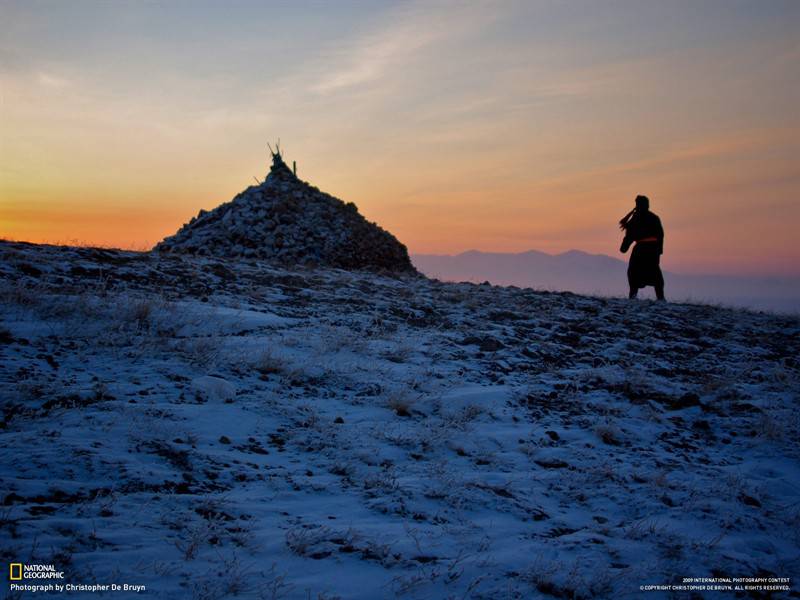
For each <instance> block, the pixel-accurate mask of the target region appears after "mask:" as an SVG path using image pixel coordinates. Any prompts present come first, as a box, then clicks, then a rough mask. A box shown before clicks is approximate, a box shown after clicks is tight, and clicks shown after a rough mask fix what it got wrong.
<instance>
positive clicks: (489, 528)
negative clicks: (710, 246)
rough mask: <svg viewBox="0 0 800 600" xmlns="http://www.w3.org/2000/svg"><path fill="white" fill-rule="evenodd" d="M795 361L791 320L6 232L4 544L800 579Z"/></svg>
mask: <svg viewBox="0 0 800 600" xmlns="http://www.w3.org/2000/svg"><path fill="white" fill-rule="evenodd" d="M799 355H800V321H798V319H796V318H792V317H778V316H774V315H765V314H757V313H752V312H746V311H735V310H723V309H715V308H712V307H708V306H700V305H689V304H672V303H662V304H657V303H652V302H649V301H627V300H620V299H603V298H592V297H585V296H577V295H573V294H568V293H559V294H554V293H546V292H535V291H533V290H530V289H521V288H514V287H493V286H489V285H474V284H468V283H463V284H455V283H441V282H437V281H431V280H427V279H425V278H422V277H419V276H416V275H406V274H400V275H394V276H392V277H389V276H386V275H378V274H374V273H369V272H365V271H343V270H340V269H298V268H293V269H283V268H279V267H276V266H274V265H269V264H266V263H265V262H264V261H248V260H227V259H220V258H216V257H213V256H210V257H197V256H190V255H185V254H167V253H135V252H117V251H109V250H97V249H91V248H65V247H52V246H35V245H30V244H18V243H0V409H1V410H2V413H1V414H0V490H2V496H0V505H2V506H0V540H2V543H1V544H0V562H3V563H9V562H14V561H19V560H22V561H23V562H34V563H36V562H39V563H43V564H53V565H55V567H56V568H57V569H59V570H63V571H64V572H65V582H72V583H83V584H92V583H97V584H104V583H110V582H117V583H119V584H122V583H128V584H131V585H145V586H146V594H139V595H138V596H137V597H147V598H163V599H176V598H178V599H183V598H186V599H197V600H201V599H202V600H209V599H221V598H234V597H236V598H249V599H254V600H255V599H275V598H284V599H294V598H298V599H299V598H316V599H318V600H319V599H322V598H327V599H332V598H342V599H365V600H366V599H369V600H373V599H376V598H395V597H399V598H430V599H439V598H476V599H477V598H484V599H490V598H491V599H494V598H509V599H523V598H524V599H530V598H546V599H551V598H565V599H566V598H569V599H573V600H574V599H583V598H641V597H647V598H659V599H660V598H701V597H720V598H721V597H723V596H724V597H731V598H733V597H737V598H738V597H752V598H766V597H798V594H797V591H798V590H797V582H796V580H794V581H790V582H788V583H785V582H779V583H776V584H770V585H780V586H784V588H785V589H784V591H783V592H781V593H780V594H775V595H772V594H771V593H767V592H764V591H755V590H753V591H752V592H741V593H738V594H734V593H731V594H716V595H707V594H705V593H702V592H694V593H689V592H684V591H681V592H676V591H674V590H673V591H664V592H648V593H647V594H645V593H644V592H643V591H642V589H643V588H642V586H648V585H657V586H672V585H674V586H679V585H683V578H686V577H692V578H719V579H720V580H722V579H724V578H732V577H758V578H761V580H762V581H763V582H764V584H763V585H765V586H766V585H767V582H768V580H769V578H791V577H792V576H793V575H796V574H797V573H799V572H800V555H799V554H798V547H800V486H798V482H800V448H799V447H798V444H797V440H798V439H800V363H799V362H798V356H799ZM34 583H46V582H41V581H38V582H34ZM62 583H64V582H62ZM723 585H725V584H723ZM753 585H755V584H753ZM781 589H783V588H781ZM39 595H44V594H39ZM112 595H113V597H115V598H128V597H134V594H133V593H127V594H126V593H124V592H119V593H114V594H112ZM32 596H33V595H32V594H27V593H25V594H22V593H20V594H17V595H14V594H12V595H10V596H8V597H10V598H27V597H32ZM94 596H95V595H92V596H91V597H94ZM37 597H38V596H37ZM74 597H79V598H84V597H90V595H89V594H84V595H80V594H75V595H74ZM103 597H105V596H103Z"/></svg>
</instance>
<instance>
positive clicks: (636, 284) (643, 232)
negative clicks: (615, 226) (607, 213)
mask: <svg viewBox="0 0 800 600" xmlns="http://www.w3.org/2000/svg"><path fill="white" fill-rule="evenodd" d="M648 238H655V241H641V240H647V239H648ZM634 242H636V245H635V246H634V247H633V251H631V259H630V262H629V263H628V283H629V284H630V286H631V289H638V288H643V287H645V286H647V285H654V286H663V285H664V276H663V275H662V274H661V267H660V266H659V262H660V258H661V254H662V253H663V252H664V228H663V227H661V219H659V218H658V217H657V216H656V215H655V214H653V213H651V212H650V211H649V210H645V211H637V212H636V214H634V215H633V218H631V220H630V221H629V222H628V225H627V227H626V228H625V239H623V240H622V245H621V246H620V249H619V250H620V252H623V253H624V252H627V251H628V248H630V246H631V244H633V243H634Z"/></svg>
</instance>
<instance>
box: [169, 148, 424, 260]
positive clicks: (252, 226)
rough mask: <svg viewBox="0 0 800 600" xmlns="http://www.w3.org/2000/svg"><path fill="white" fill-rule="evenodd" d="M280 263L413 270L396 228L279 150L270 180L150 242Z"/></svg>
mask: <svg viewBox="0 0 800 600" xmlns="http://www.w3.org/2000/svg"><path fill="white" fill-rule="evenodd" d="M153 250H154V251H155V252H159V253H168V252H176V253H186V254H196V255H206V256H216V257H223V258H246V259H260V260H265V261H269V262H272V263H276V264H280V265H291V266H294V265H304V266H324V267H336V268H342V269H366V270H371V271H391V272H412V273H413V272H415V269H414V267H413V266H412V264H411V260H410V259H409V257H408V250H407V249H406V247H405V246H404V245H403V244H401V243H400V242H399V241H398V240H397V238H395V237H394V236H393V235H392V234H391V233H389V232H388V231H386V230H384V229H382V228H381V227H379V226H378V225H377V224H375V223H371V222H369V221H367V220H366V219H365V218H364V217H363V216H361V215H360V214H359V212H358V209H357V208H356V205H355V204H353V203H352V202H348V203H344V202H342V201H341V200H339V199H337V198H334V197H333V196H330V195H328V194H325V193H324V192H321V191H320V190H318V189H317V188H315V187H313V186H311V185H309V184H308V183H306V182H304V181H301V180H300V179H298V178H297V177H296V176H295V174H294V173H293V172H292V170H291V169H290V168H289V167H288V166H287V165H286V163H285V162H284V161H283V158H282V157H281V154H280V152H279V151H278V152H275V153H273V156H272V167H271V168H270V172H269V175H268V176H267V178H266V180H265V181H264V182H263V183H261V184H259V185H254V186H251V187H249V188H247V189H246V190H244V191H243V192H241V193H240V194H238V195H237V196H236V197H235V198H234V199H233V200H231V201H230V202H226V203H225V204H222V205H220V206H218V207H217V208H215V209H214V210H212V211H204V210H201V211H200V213H199V214H198V215H197V216H196V217H193V218H192V220H191V221H189V223H187V224H185V225H184V226H183V227H181V229H180V230H179V231H178V232H177V233H176V234H174V235H172V236H170V237H167V238H165V239H164V240H162V241H161V242H160V243H159V244H157V245H156V246H155V248H153Z"/></svg>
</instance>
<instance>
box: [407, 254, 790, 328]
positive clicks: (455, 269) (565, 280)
mask: <svg viewBox="0 0 800 600" xmlns="http://www.w3.org/2000/svg"><path fill="white" fill-rule="evenodd" d="M411 259H412V262H413V263H414V266H416V267H417V269H419V270H420V271H422V272H423V273H425V275H428V276H429V277H435V278H437V279H441V280H443V281H472V282H477V283H480V282H484V281H488V282H490V283H492V284H495V285H516V286H518V287H531V288H534V289H537V290H550V291H568V292H574V293H576V294H589V295H595V296H625V295H627V289H628V284H627V279H626V275H625V273H626V269H627V262H626V261H622V260H619V259H616V258H613V257H611V256H606V255H605V254H588V253H586V252H582V251H580V250H570V251H568V252H564V253H562V254H547V253H546V252H539V251H537V250H529V251H528V252H521V253H519V254H509V253H497V252H480V251H477V250H470V251H468V252H463V253H461V254H457V255H455V256H451V255H435V254H415V255H412V257H411ZM664 278H665V280H666V286H665V289H666V295H667V299H669V300H673V301H676V302H704V303H712V304H721V305H725V306H737V307H744V308H751V309H756V310H768V311H774V312H788V313H798V312H800V278H796V277H795V278H791V277H742V276H728V275H683V274H678V273H670V272H667V271H665V272H664ZM639 297H641V298H652V297H654V294H653V288H651V287H650V288H645V290H640V292H639Z"/></svg>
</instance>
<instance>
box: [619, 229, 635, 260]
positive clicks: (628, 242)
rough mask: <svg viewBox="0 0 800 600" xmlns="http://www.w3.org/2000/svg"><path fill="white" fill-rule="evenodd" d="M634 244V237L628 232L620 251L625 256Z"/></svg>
mask: <svg viewBox="0 0 800 600" xmlns="http://www.w3.org/2000/svg"><path fill="white" fill-rule="evenodd" d="M632 243H633V237H631V234H630V232H629V231H627V230H626V231H625V237H624V238H623V240H622V245H621V246H620V247H619V251H620V252H622V253H623V254H625V253H626V252H627V251H628V248H630V247H631V244H632Z"/></svg>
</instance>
